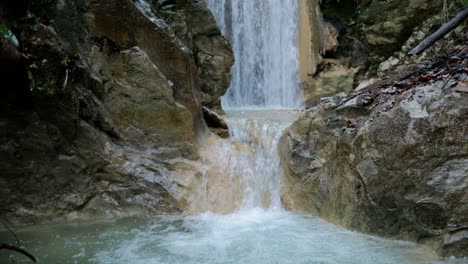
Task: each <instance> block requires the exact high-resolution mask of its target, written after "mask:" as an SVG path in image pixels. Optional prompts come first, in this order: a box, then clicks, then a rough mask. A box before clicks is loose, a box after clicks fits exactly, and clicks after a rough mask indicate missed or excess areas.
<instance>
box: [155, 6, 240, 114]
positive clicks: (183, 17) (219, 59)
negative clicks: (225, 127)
mask: <svg viewBox="0 0 468 264" xmlns="http://www.w3.org/2000/svg"><path fill="white" fill-rule="evenodd" d="M175 2H176V5H175V7H174V10H173V11H172V12H164V10H161V11H160V13H161V14H162V16H164V17H165V18H166V20H167V21H169V24H170V26H171V27H172V28H174V32H175V34H176V35H177V36H178V37H179V38H180V39H181V40H182V41H183V42H184V43H185V44H186V45H187V46H188V47H190V48H191V49H192V50H193V56H194V59H195V63H196V65H197V72H196V73H197V77H198V85H199V87H200V91H201V98H200V99H201V104H202V105H203V106H206V107H208V108H210V109H212V110H215V111H217V112H222V110H221V99H220V97H221V96H223V95H224V94H225V93H226V91H227V89H228V88H229V85H230V83H231V67H232V65H233V64H234V54H233V52H232V49H231V45H230V44H229V42H228V41H227V40H226V38H225V37H224V36H223V35H222V34H221V31H220V29H219V27H218V25H217V24H216V20H215V18H214V16H213V14H211V12H210V10H209V9H208V7H207V6H206V3H205V1H185V0H179V1H175Z"/></svg>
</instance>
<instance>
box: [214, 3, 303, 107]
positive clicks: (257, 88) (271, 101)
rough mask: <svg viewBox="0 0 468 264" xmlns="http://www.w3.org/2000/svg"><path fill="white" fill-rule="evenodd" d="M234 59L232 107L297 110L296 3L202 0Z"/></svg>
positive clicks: (226, 102)
mask: <svg viewBox="0 0 468 264" xmlns="http://www.w3.org/2000/svg"><path fill="white" fill-rule="evenodd" d="M206 2H207V4H208V7H209V8H210V9H211V10H212V12H213V14H214V15H215V17H216V20H217V22H218V24H219V25H220V27H221V30H222V32H223V33H224V35H225V36H226V37H227V38H228V39H229V40H230V42H231V44H232V47H233V51H234V57H235V64H234V67H233V68H232V83H231V87H230V88H229V90H228V92H227V94H226V95H225V96H224V97H223V98H222V105H223V108H224V109H225V110H230V109H236V110H238V109H285V108H286V109H297V108H299V107H300V105H299V100H298V97H299V94H300V91H299V81H298V78H299V77H298V76H299V62H298V56H299V55H298V47H297V46H298V45H297V44H298V18H299V12H298V11H299V2H298V1H297V0H206Z"/></svg>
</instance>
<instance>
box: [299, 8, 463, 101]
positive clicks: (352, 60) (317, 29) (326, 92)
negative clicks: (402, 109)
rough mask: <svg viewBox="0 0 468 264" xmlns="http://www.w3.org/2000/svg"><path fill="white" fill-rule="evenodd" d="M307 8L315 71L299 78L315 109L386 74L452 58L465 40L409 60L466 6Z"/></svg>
mask: <svg viewBox="0 0 468 264" xmlns="http://www.w3.org/2000/svg"><path fill="white" fill-rule="evenodd" d="M319 2H320V3H319ZM308 3H309V7H310V11H311V20H310V21H311V26H310V28H311V31H312V34H311V38H312V40H311V41H310V42H311V43H312V44H311V45H310V47H311V51H310V54H312V55H313V56H312V57H313V59H312V60H311V61H313V64H317V66H315V65H312V66H310V65H309V66H308V69H307V70H308V71H307V75H304V74H303V75H301V81H302V83H303V87H304V101H305V104H306V105H307V106H311V105H315V104H317V103H318V101H319V98H320V97H321V96H330V95H333V94H335V93H339V92H350V91H352V90H353V89H354V88H356V87H358V86H362V87H363V86H366V85H367V84H368V83H369V80H370V81H371V82H372V81H373V80H374V79H375V78H377V76H380V77H383V76H385V75H387V73H385V72H384V70H394V69H395V67H396V66H398V65H401V64H406V63H414V62H415V61H420V60H421V58H424V57H426V58H428V57H434V55H437V54H441V53H442V52H444V53H447V52H450V50H451V49H452V48H453V46H452V44H453V39H456V38H458V36H456V35H463V30H460V29H459V30H458V31H455V33H452V34H451V35H449V36H448V37H447V38H445V39H444V40H442V41H440V43H439V44H437V45H435V47H434V49H433V51H432V52H426V53H425V54H424V56H421V57H418V58H414V57H411V58H410V57H408V56H407V53H408V51H409V50H410V49H412V48H414V46H415V45H417V44H418V43H419V42H420V41H422V40H423V39H424V38H425V37H426V36H427V35H428V34H430V33H432V32H434V31H435V30H437V29H438V28H439V27H440V25H442V24H443V23H445V22H446V20H447V19H448V18H450V17H451V16H452V15H454V13H456V11H457V10H459V9H460V8H462V7H463V4H462V1H432V0H410V1H401V0H392V1H378V0H359V1H336V0H323V1H316V0H308ZM444 3H445V4H444ZM317 8H318V11H317ZM460 31H461V32H460ZM301 67H302V68H304V66H302V65H301Z"/></svg>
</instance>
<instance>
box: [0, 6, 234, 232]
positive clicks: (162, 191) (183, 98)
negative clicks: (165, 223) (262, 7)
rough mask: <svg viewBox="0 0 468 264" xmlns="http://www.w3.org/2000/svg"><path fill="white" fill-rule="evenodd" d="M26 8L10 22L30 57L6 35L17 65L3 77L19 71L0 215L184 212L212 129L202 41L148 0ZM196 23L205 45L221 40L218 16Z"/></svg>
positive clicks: (9, 116) (10, 103)
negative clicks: (202, 75) (181, 32)
mask: <svg viewBox="0 0 468 264" xmlns="http://www.w3.org/2000/svg"><path fill="white" fill-rule="evenodd" d="M1 8H2V10H1V13H6V14H12V11H11V10H8V9H7V8H8V7H3V6H2V7H1ZM29 10H30V14H29V16H28V19H22V20H21V19H18V17H16V16H13V15H12V16H8V17H9V20H8V21H6V22H5V23H6V24H7V25H10V26H11V27H12V28H14V31H15V32H16V34H18V33H20V34H21V38H20V39H19V41H20V45H19V47H20V48H21V49H22V52H23V54H22V55H23V56H20V55H21V54H20V53H19V52H18V50H16V49H17V48H18V47H15V45H14V43H13V45H12V43H9V44H8V45H4V43H5V41H4V39H3V38H2V39H1V41H2V42H1V43H0V44H2V46H1V50H0V59H1V61H0V65H6V63H4V62H8V63H10V61H12V62H14V65H15V67H14V68H13V67H10V68H11V71H10V72H11V73H10V72H9V73H8V74H9V75H10V76H2V77H5V78H11V79H17V80H18V81H17V82H12V83H13V84H12V85H10V86H9V87H8V89H7V91H6V96H4V97H1V98H0V102H1V112H0V128H1V129H0V144H1V147H0V153H1V154H0V170H1V171H2V174H1V175H0V183H1V184H0V198H1V199H2V203H1V204H0V216H1V217H2V218H3V219H6V220H9V221H12V222H16V223H31V222H42V221H50V220H51V219H58V218H74V217H88V216H91V217H102V216H125V215H135V214H167V213H171V214H172V213H180V212H182V211H183V210H184V209H185V208H186V207H187V206H188V202H187V201H188V197H189V196H190V190H192V189H193V188H195V187H194V186H196V185H197V184H198V183H199V181H200V178H201V170H202V169H201V166H200V165H199V164H198V163H197V162H198V159H199V154H198V143H197V142H198V135H203V134H205V133H206V131H207V130H206V124H205V122H204V120H203V113H202V110H201V103H200V102H201V99H200V98H201V89H200V87H201V85H200V84H199V83H200V82H199V80H198V74H197V72H198V71H199V68H198V67H199V66H197V63H196V55H195V54H198V53H199V52H198V51H197V52H196V53H194V52H192V49H191V48H193V47H195V46H191V45H188V44H186V43H184V40H181V39H180V38H179V37H178V36H177V35H176V34H175V33H174V31H173V30H172V28H171V27H170V26H169V25H168V24H167V23H166V21H165V20H163V19H162V18H160V16H158V15H157V13H156V10H155V9H154V8H153V7H152V6H151V5H150V4H149V3H148V2H146V1H131V0H118V1H107V0H105V1H92V0H65V1H46V2H40V3H39V2H33V3H31V4H30V6H29ZM10 11H11V12H10ZM15 12H17V11H15ZM206 12H207V11H206ZM206 12H205V13H206ZM191 21H192V20H190V21H188V22H187V24H188V25H189V26H192V24H191ZM193 21H194V23H195V21H196V20H193ZM203 21H204V20H203ZM196 23H197V25H196V26H195V28H198V27H201V28H202V29H203V30H204V31H203V32H204V34H205V35H203V34H201V33H200V40H199V43H202V44H200V45H202V46H203V45H205V44H206V43H208V44H206V45H207V46H206V47H205V46H203V47H200V48H199V49H200V50H201V49H202V48H203V49H204V51H205V52H207V53H211V52H210V48H213V49H217V46H216V44H213V45H211V44H210V43H212V42H213V41H214V42H216V41H218V40H219V41H221V40H222V41H225V40H224V39H223V38H222V37H221V36H220V34H219V29H217V28H216V24H214V23H211V24H210V25H211V26H209V27H203V25H204V24H203V23H201V22H196ZM210 27H211V29H210ZM202 29H200V31H202ZM175 30H176V29H175ZM213 32H215V33H216V34H218V35H216V34H215V35H216V37H214V40H210V38H209V36H208V35H209V34H212V33H213ZM219 45H221V46H222V48H223V49H225V50H224V51H223V52H228V50H229V49H230V48H229V45H227V44H226V43H224V42H223V43H221V42H220V44H219ZM4 47H8V49H7V48H4ZM10 50H11V51H10ZM213 53H216V51H214V52H213ZM6 60H8V61H6ZM16 66H17V67H16ZM214 67H217V66H214ZM224 70H226V69H224ZM223 89H224V88H223ZM216 96H218V97H219V96H220V93H217V94H216V95H213V98H214V97H216ZM213 100H214V99H213Z"/></svg>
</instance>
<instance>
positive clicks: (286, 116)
mask: <svg viewBox="0 0 468 264" xmlns="http://www.w3.org/2000/svg"><path fill="white" fill-rule="evenodd" d="M295 118H296V114H295V113H294V112H286V111H268V110H266V111H265V110H263V111H255V112H253V111H247V112H240V111H235V112H228V113H227V116H226V121H227V123H228V125H229V129H230V134H231V137H230V138H229V139H220V138H218V137H214V136H212V137H210V138H209V139H207V142H205V143H204V144H203V145H204V147H203V148H202V151H201V153H200V155H201V159H202V164H203V165H204V167H205V171H204V174H203V178H202V186H201V188H199V189H198V190H194V194H195V195H194V197H192V200H193V201H195V202H194V204H193V205H192V208H190V209H189V210H190V211H191V212H205V211H211V212H216V213H232V212H234V211H238V210H249V209H254V208H268V209H272V210H277V209H280V208H282V205H281V200H280V194H279V190H280V181H281V177H282V176H283V171H282V169H281V164H280V158H279V155H278V141H279V139H280V137H281V135H282V133H283V130H284V129H285V128H286V127H288V126H289V125H290V124H291V122H292V121H293V120H295Z"/></svg>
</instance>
